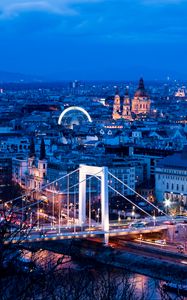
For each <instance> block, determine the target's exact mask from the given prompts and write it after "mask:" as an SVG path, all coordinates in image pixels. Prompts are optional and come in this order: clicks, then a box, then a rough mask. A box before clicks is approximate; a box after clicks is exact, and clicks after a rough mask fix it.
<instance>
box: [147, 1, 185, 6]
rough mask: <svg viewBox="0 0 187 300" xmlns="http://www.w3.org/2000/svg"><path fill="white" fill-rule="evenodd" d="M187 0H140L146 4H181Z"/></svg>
mask: <svg viewBox="0 0 187 300" xmlns="http://www.w3.org/2000/svg"><path fill="white" fill-rule="evenodd" d="M185 2H187V0H142V3H143V4H148V5H169V4H182V3H185Z"/></svg>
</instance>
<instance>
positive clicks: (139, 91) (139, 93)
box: [134, 78, 149, 97]
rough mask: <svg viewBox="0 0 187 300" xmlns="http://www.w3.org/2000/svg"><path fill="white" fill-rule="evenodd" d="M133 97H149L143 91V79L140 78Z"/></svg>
mask: <svg viewBox="0 0 187 300" xmlns="http://www.w3.org/2000/svg"><path fill="white" fill-rule="evenodd" d="M134 97H149V96H148V94H147V92H146V90H145V86H144V81H143V78H140V81H139V86H138V89H137V90H136V92H135V94H134Z"/></svg>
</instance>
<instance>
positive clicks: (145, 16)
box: [0, 0, 187, 80]
mask: <svg viewBox="0 0 187 300" xmlns="http://www.w3.org/2000/svg"><path fill="white" fill-rule="evenodd" d="M0 56H1V65H0V70H6V71H12V72H21V73H26V74H38V75H44V76H45V77H48V78H55V79H115V80H118V79H124V80H125V79H137V78H139V77H140V76H141V75H143V76H144V77H145V78H146V79H156V78H158V79H164V78H166V76H168V75H169V76H171V77H173V78H174V77H175V78H178V79H186V78H187V0H0Z"/></svg>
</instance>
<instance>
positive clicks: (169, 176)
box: [155, 147, 187, 205]
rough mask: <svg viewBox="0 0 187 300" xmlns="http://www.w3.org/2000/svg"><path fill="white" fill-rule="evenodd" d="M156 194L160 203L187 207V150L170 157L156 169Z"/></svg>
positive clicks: (162, 161)
mask: <svg viewBox="0 0 187 300" xmlns="http://www.w3.org/2000/svg"><path fill="white" fill-rule="evenodd" d="M155 185H156V186H155V192H156V198H157V200H158V201H160V202H161V201H164V200H165V199H170V200H171V202H175V203H177V202H178V203H179V204H183V205H187V149H186V147H185V148H184V150H183V152H182V153H176V154H174V155H171V156H168V157H166V158H164V159H162V160H161V161H160V162H158V163H157V166H156V168H155Z"/></svg>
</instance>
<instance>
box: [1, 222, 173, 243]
mask: <svg viewBox="0 0 187 300" xmlns="http://www.w3.org/2000/svg"><path fill="white" fill-rule="evenodd" d="M43 229H45V228H43ZM43 229H42V230H43ZM61 229H63V230H64V229H66V230H65V231H64V232H56V230H59V231H61ZM72 229H73V228H72V227H71V228H64V227H63V228H62V227H61V228H59V227H57V228H56V229H55V230H51V231H49V232H48V233H47V234H43V233H42V232H41V231H38V230H37V228H34V229H32V230H31V231H30V232H29V233H25V235H19V236H16V237H14V238H10V239H9V240H7V241H6V242H5V243H6V244H8V243H10V242H11V243H17V242H21V243H25V242H27V243H28V242H29V243H32V242H40V241H55V240H65V239H81V238H88V237H95V236H99V235H105V234H108V235H109V236H113V237H114V236H125V235H129V234H144V233H152V232H160V231H162V230H167V229H168V225H158V226H147V227H141V228H117V229H111V230H109V231H103V230H99V229H98V228H94V229H95V230H94V229H91V230H89V228H88V230H84V231H81V227H80V229H79V230H80V231H71V230H72ZM76 229H77V228H76ZM73 230H74V229H73Z"/></svg>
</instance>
